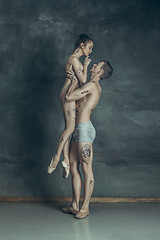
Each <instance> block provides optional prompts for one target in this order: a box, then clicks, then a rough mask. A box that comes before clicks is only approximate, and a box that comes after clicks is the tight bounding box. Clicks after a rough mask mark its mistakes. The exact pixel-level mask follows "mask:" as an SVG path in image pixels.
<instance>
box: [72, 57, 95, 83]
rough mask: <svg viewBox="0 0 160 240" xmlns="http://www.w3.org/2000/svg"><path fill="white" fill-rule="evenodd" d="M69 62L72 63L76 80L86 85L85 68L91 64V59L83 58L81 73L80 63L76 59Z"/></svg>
mask: <svg viewBox="0 0 160 240" xmlns="http://www.w3.org/2000/svg"><path fill="white" fill-rule="evenodd" d="M70 61H71V63H72V66H73V68H74V72H75V74H76V76H77V78H78V80H79V81H80V82H81V83H86V81H87V68H88V65H89V64H90V62H91V59H90V58H89V57H86V58H85V61H84V66H83V71H82V70H81V63H80V62H79V60H78V59H77V58H75V57H72V58H71V60H70Z"/></svg>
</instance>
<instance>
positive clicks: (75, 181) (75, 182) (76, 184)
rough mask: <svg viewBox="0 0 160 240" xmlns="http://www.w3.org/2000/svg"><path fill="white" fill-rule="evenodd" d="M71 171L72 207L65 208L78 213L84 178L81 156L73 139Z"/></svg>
mask: <svg viewBox="0 0 160 240" xmlns="http://www.w3.org/2000/svg"><path fill="white" fill-rule="evenodd" d="M69 160H70V171H71V177H72V191H73V199H72V204H71V207H68V208H63V211H64V212H65V213H72V214H76V213H77V212H78V211H79V201H80V195H81V186H82V179H81V175H80V172H79V158H78V152H77V147H76V143H75V142H74V141H73V140H72V141H71V145H70V157H69Z"/></svg>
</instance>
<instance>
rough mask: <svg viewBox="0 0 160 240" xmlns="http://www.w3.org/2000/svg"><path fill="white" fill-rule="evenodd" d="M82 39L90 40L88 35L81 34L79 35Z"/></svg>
mask: <svg viewBox="0 0 160 240" xmlns="http://www.w3.org/2000/svg"><path fill="white" fill-rule="evenodd" d="M82 38H89V37H88V35H87V34H80V35H79V39H82Z"/></svg>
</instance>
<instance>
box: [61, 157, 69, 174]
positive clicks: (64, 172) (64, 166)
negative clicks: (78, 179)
mask: <svg viewBox="0 0 160 240" xmlns="http://www.w3.org/2000/svg"><path fill="white" fill-rule="evenodd" d="M61 164H62V167H63V177H64V178H68V176H69V173H70V166H69V163H66V162H65V161H63V162H62V163H61Z"/></svg>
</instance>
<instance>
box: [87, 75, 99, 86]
mask: <svg viewBox="0 0 160 240" xmlns="http://www.w3.org/2000/svg"><path fill="white" fill-rule="evenodd" d="M99 80H100V77H99V76H98V75H94V74H93V75H91V78H90V80H89V81H90V82H94V83H97V84H99Z"/></svg>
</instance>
